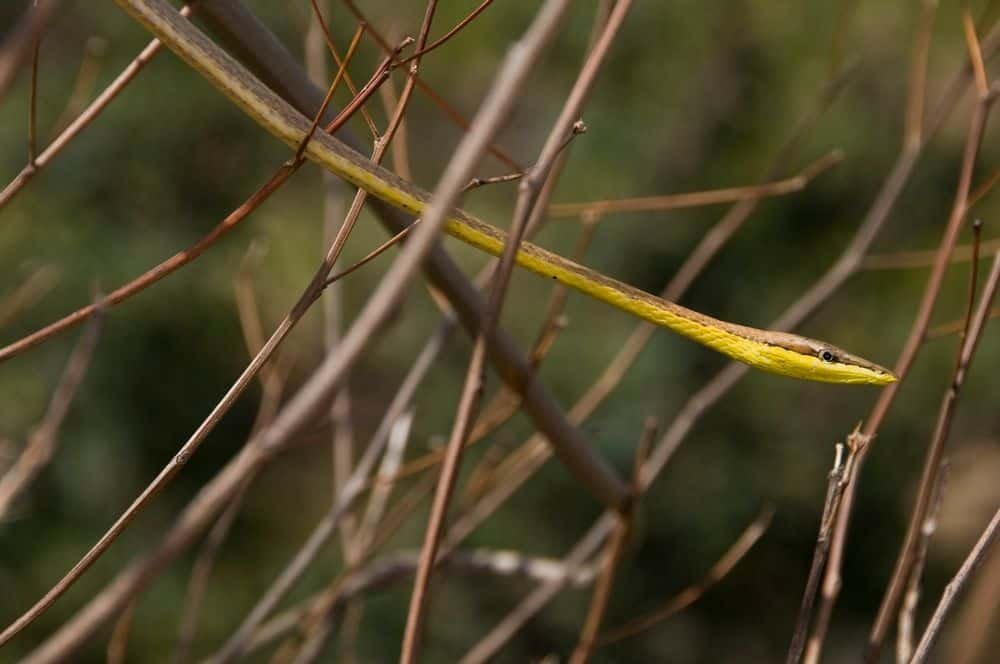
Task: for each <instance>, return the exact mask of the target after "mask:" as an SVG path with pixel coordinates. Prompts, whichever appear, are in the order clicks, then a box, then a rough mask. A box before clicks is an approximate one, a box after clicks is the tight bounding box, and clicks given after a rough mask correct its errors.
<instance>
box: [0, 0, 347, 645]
mask: <svg viewBox="0 0 1000 664" xmlns="http://www.w3.org/2000/svg"><path fill="white" fill-rule="evenodd" d="M136 1H137V2H141V0H136ZM161 9H162V7H161ZM167 10H168V11H172V9H170V8H169V7H168V8H167ZM183 25H185V26H189V25H190V24H188V23H186V22H184V23H183ZM192 29H193V28H192ZM303 163H304V162H303V161H302V160H297V161H293V162H290V163H286V164H285V165H283V166H282V167H281V168H280V169H278V171H277V173H275V175H274V176H272V178H271V179H270V180H269V181H268V182H267V183H266V184H265V185H264V186H263V187H261V188H260V189H258V190H257V191H256V192H254V194H253V195H252V196H251V197H250V199H248V200H247V202H246V203H244V204H243V205H241V206H240V207H239V208H237V209H236V210H235V211H234V212H233V213H231V214H230V215H229V216H228V217H227V218H226V220H223V222H222V224H220V225H219V226H216V228H215V229H213V231H212V232H210V233H209V235H208V236H206V238H205V239H203V240H202V241H200V242H199V243H197V244H196V245H195V246H201V247H202V250H204V249H205V248H207V246H208V244H206V241H207V240H208V238H210V237H212V236H213V235H214V236H215V237H218V236H221V235H222V234H223V233H225V232H226V231H227V230H229V227H227V226H226V221H228V220H234V223H235V222H238V221H240V220H242V219H243V218H245V217H246V215H247V214H249V212H250V211H252V210H253V209H255V208H256V207H257V206H258V205H259V204H260V203H261V202H263V200H265V199H266V198H267V197H268V196H270V194H271V193H273V192H274V191H275V190H276V189H277V188H278V187H280V186H281V184H283V183H284V182H285V181H286V180H287V179H288V178H289V177H291V176H292V175H293V174H294V173H295V172H296V171H297V170H298V169H299V167H300V166H301V165H302V164H303ZM178 257H179V258H178ZM175 258H177V261H175V262H174V264H173V265H174V266H173V269H177V267H179V266H180V265H182V264H184V263H186V262H189V261H190V260H191V258H189V257H187V256H185V255H184V254H177V255H175ZM171 260H173V259H171ZM168 263H170V261H169V260H168V261H167V262H166V263H161V265H160V266H159V267H158V268H154V269H153V270H151V271H150V272H147V273H146V275H144V277H143V278H147V279H151V280H152V281H155V280H156V278H158V277H157V276H156V275H158V274H161V273H163V270H165V269H166V268H164V266H165V265H167V264H168ZM329 269H330V268H329V266H328V265H326V264H324V265H322V266H321V267H320V269H319V271H318V272H317V274H316V276H314V277H313V280H312V281H311V282H310V284H309V286H308V287H307V288H306V290H305V292H304V293H303V295H302V296H301V297H300V299H299V301H298V302H297V303H296V305H295V306H294V307H292V310H291V311H290V312H289V314H288V315H287V316H286V317H285V318H284V319H283V320H282V322H281V323H280V324H279V326H278V329H277V330H276V331H275V332H274V334H273V335H272V336H271V338H270V339H268V342H267V343H265V345H264V346H263V347H262V348H261V351H260V352H259V353H258V354H257V355H256V356H255V357H254V359H253V360H252V361H251V362H250V364H249V365H248V366H247V368H246V369H245V370H244V371H243V373H242V374H240V376H239V378H237V380H236V381H235V383H234V384H233V385H232V386H231V387H230V389H229V390H228V391H227V392H226V394H225V395H224V396H223V397H222V399H221V400H220V401H219V402H218V403H217V404H216V406H215V407H214V408H213V409H212V411H211V412H210V413H209V415H208V416H207V417H206V418H205V420H204V421H203V422H202V423H201V425H200V426H199V427H198V429H197V430H196V431H195V432H194V433H193V434H192V435H191V436H190V438H188V440H187V441H186V442H185V443H184V444H183V445H182V446H181V448H180V450H179V451H178V452H177V454H176V455H175V456H174V457H173V458H172V459H171V460H170V462H169V463H168V464H167V465H166V466H164V468H163V469H162V470H161V471H160V473H159V474H158V475H157V476H156V478H154V479H153V481H152V482H150V483H149V484H148V485H147V486H146V488H145V489H144V490H143V491H142V493H141V494H140V495H139V496H138V497H137V498H136V499H135V500H134V501H133V502H132V504H131V505H129V507H128V508H127V509H126V510H125V511H124V512H123V513H122V514H121V515H120V516H119V517H118V519H117V520H116V521H115V522H114V523H113V524H112V525H111V527H110V528H109V529H108V530H107V531H106V532H105V533H104V535H102V536H101V538H100V539H99V540H98V541H97V543H96V544H94V545H93V546H92V547H91V548H90V549H89V550H88V551H87V553H85V554H84V555H83V557H81V558H80V560H79V561H77V563H76V564H75V565H74V566H73V567H72V568H71V569H70V571H69V572H67V573H66V574H65V575H64V576H63V577H62V578H61V579H60V580H59V581H58V582H57V583H56V584H55V585H54V586H53V587H52V588H50V589H49V591H48V592H46V593H45V595H44V596H43V597H42V598H41V599H40V600H38V602H36V603H35V604H34V605H33V606H32V607H31V608H30V609H28V611H26V612H25V613H24V614H22V615H21V616H20V617H18V618H17V620H15V621H14V622H13V623H11V624H10V625H8V626H7V628H6V629H4V631H3V632H2V633H0V645H3V644H4V643H6V642H7V641H8V640H10V639H11V638H12V637H13V636H14V635H15V634H17V633H18V632H20V631H21V630H22V629H24V628H25V627H26V626H27V625H29V624H30V623H31V622H33V621H34V620H35V619H36V618H37V617H38V616H39V615H41V614H42V613H43V612H45V610H47V609H48V607H50V606H51V605H52V604H53V603H55V601H56V600H57V599H58V598H59V597H60V596H61V595H62V594H63V593H65V592H66V590H68V589H69V587H70V586H72V585H73V583H75V582H76V580H77V579H78V578H79V577H80V576H81V575H83V573H84V572H86V571H87V569H88V568H89V567H90V566H91V565H92V564H93V563H94V562H95V561H96V560H97V559H98V558H99V557H100V556H101V555H102V554H103V553H104V551H106V550H107V548H108V547H109V546H111V544H112V542H114V540H115V539H117V537H118V536H119V535H120V534H121V533H122V532H123V531H124V530H125V528H127V527H128V525H129V523H131V521H132V519H134V518H135V516H136V515H137V514H138V513H139V512H140V511H141V510H142V509H143V508H144V507H145V506H146V505H147V504H148V503H149V501H150V500H152V499H153V497H154V496H156V494H157V493H159V491H160V490H161V489H162V488H163V487H164V486H166V484H167V483H169V482H170V480H171V479H172V478H173V476H174V475H176V474H177V472H178V471H179V470H180V469H181V468H182V467H183V466H184V465H185V464H186V463H187V461H188V459H189V458H190V457H191V455H193V454H194V452H196V451H197V449H198V447H199V446H200V445H201V443H202V442H204V440H205V438H206V437H207V436H208V434H209V432H211V431H212V430H213V429H214V428H215V426H216V425H217V424H218V422H219V421H220V420H221V419H222V417H223V416H224V415H225V413H226V412H228V410H229V409H230V408H231V407H232V405H233V404H234V403H235V402H236V399H237V398H238V397H239V396H240V395H241V394H242V393H243V391H244V390H245V389H246V388H247V386H248V385H249V384H250V381H251V380H253V377H254V376H255V375H256V374H257V372H258V371H259V370H260V368H261V366H263V364H264V363H265V362H266V361H267V359H269V358H270V356H271V355H272V354H273V353H274V351H275V350H276V349H277V347H278V346H279V345H280V344H281V342H282V341H283V340H284V339H285V337H286V336H287V335H288V334H289V333H290V332H291V330H292V328H293V327H294V326H295V324H296V323H297V322H298V321H299V320H300V319H301V318H302V316H303V315H304V314H305V312H306V310H307V309H308V306H309V305H310V304H311V303H312V302H314V301H315V299H316V296H317V295H318V293H320V292H322V284H323V280H324V279H325V277H326V274H327V272H328V271H329ZM169 271H172V270H168V271H167V272H165V273H169ZM143 278H140V280H141V279H143ZM138 281H139V280H137V281H136V282H132V283H133V284H135V283H137V282H138ZM152 281H150V283H152ZM131 288H135V287H134V286H126V287H123V288H120V289H118V291H116V293H124V292H131V291H130V290H129V289H131ZM114 297H115V293H112V294H111V295H110V296H107V297H105V298H102V299H101V301H100V302H99V303H98V304H96V305H91V307H87V308H85V309H82V310H80V311H88V312H90V313H92V312H96V311H99V310H102V309H103V307H104V306H105V303H107V302H109V301H112V302H113V301H114ZM78 313H79V312H78ZM73 316H77V314H73V315H71V316H70V317H67V318H66V319H63V320H64V321H65V320H72V321H73V322H76V321H77V320H82V319H83V318H84V316H82V315H80V316H77V318H76V319H73ZM51 327H52V326H49V328H51ZM46 329H48V328H46ZM36 334H37V333H36ZM34 336H36V335H29V337H26V339H31V338H32V337H34ZM23 341H24V340H22V342H23ZM22 342H17V343H15V344H12V345H11V346H8V348H11V347H14V346H18V345H19V344H21V343H22ZM2 356H3V351H0V357H2Z"/></svg>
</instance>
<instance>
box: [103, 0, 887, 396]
mask: <svg viewBox="0 0 1000 664" xmlns="http://www.w3.org/2000/svg"><path fill="white" fill-rule="evenodd" d="M118 2H119V4H121V5H122V6H123V8H125V9H126V10H127V11H128V12H129V13H131V14H132V15H133V16H135V17H136V18H137V19H138V20H139V21H140V22H142V23H143V24H145V25H146V26H147V27H148V28H149V29H150V31H151V32H153V33H154V34H155V35H156V36H157V37H158V38H159V39H160V40H161V41H163V42H164V43H165V44H166V45H167V46H168V47H170V48H171V49H172V50H173V51H174V52H175V53H177V54H178V55H179V56H180V57H181V58H183V59H184V60H185V61H186V62H187V63H188V64H189V65H191V66H192V67H194V68H195V69H196V70H198V71H199V72H200V73H201V74H202V75H204V76H205V77H206V78H207V79H208V80H209V81H210V82H211V83H212V84H214V85H215V86H216V87H218V88H219V89H220V90H221V91H222V92H223V93H225V94H226V95H227V96H228V97H229V98H230V99H232V100H233V101H234V102H235V103H236V104H237V105H238V106H239V107H240V108H241V109H242V110H243V111H244V112H246V113H247V114H248V115H250V116H251V117H252V118H253V119H254V120H256V121H257V122H258V123H259V124H260V125H261V126H262V127H264V128H265V129H267V130H268V131H269V132H271V133H272V134H273V135H275V136H276V137H278V138H279V139H281V140H282V141H284V142H285V143H287V144H288V145H290V146H292V147H297V146H298V145H299V144H300V143H301V141H302V140H303V138H304V137H305V136H306V133H307V131H308V130H309V125H310V122H309V120H308V119H307V118H305V117H304V116H303V115H301V114H300V113H298V112H297V111H295V110H294V109H293V108H292V107H291V106H289V105H288V104H287V103H286V102H285V101H284V100H282V99H281V98H279V97H278V96H277V95H276V94H275V93H274V92H272V91H271V90H270V89H268V88H267V87H265V86H264V85H263V84H262V83H260V81H258V80H257V79H256V78H254V76H253V75H252V74H251V73H250V72H248V71H247V70H246V69H245V68H244V67H243V66H242V65H240V64H239V63H237V62H236V61H235V60H233V59H232V58H231V57H230V56H229V55H228V54H226V53H225V52H224V51H222V50H221V49H220V48H219V47H218V46H217V45H216V44H215V43H213V42H212V41H211V40H209V39H208V38H207V37H205V36H204V35H203V34H202V33H201V32H200V31H199V30H198V29H197V28H196V27H195V26H193V25H192V24H191V23H189V22H188V21H187V20H186V19H184V18H183V17H181V16H180V15H179V14H178V13H177V11H176V10H175V9H173V8H172V7H170V6H169V5H168V4H166V3H165V2H163V0H143V1H141V2H136V1H132V0H118ZM305 155H306V156H307V157H308V158H309V159H311V160H312V161H314V162H316V163H317V164H319V165H321V166H322V167H324V168H326V169H327V170H329V171H330V172H332V173H334V174H336V175H338V176H340V177H342V178H344V179H345V180H348V181H350V182H352V183H353V184H355V185H357V186H358V187H361V188H362V189H365V190H366V191H368V192H369V193H370V194H371V195H373V196H376V197H378V198H380V199H382V200H384V201H386V202H387V203H389V204H391V205H394V206H396V207H398V208H401V209H403V210H406V211H407V212H410V213H412V214H414V215H420V214H421V213H422V211H423V210H424V208H425V207H426V205H427V203H428V201H429V199H430V196H429V195H428V194H427V193H426V192H424V191H422V190H420V189H419V188H417V187H415V186H414V185H412V184H410V183H409V182H406V181H405V180H402V179H401V178H399V177H398V176H396V175H395V174H393V173H392V172H390V171H387V170H385V169H384V168H382V167H380V166H378V165H376V164H375V163H373V162H372V161H370V160H368V159H366V158H365V157H363V156H362V155H360V154H358V153H357V152H355V151H353V150H351V149H350V148H348V147H347V146H345V145H344V144H343V143H341V142H340V141H338V140H337V139H335V138H334V137H332V136H329V135H327V134H324V133H317V134H316V135H315V136H314V137H313V138H312V139H311V140H310V142H309V145H308V147H307V149H306V152H305ZM444 230H445V231H446V232H447V233H448V234H449V235H451V236H453V237H455V238H457V239H459V240H462V241H463V242H466V243H467V244H470V245H472V246H474V247H477V248H478V249H481V250H483V251H486V252H488V253H490V254H493V255H500V254H501V253H502V252H503V247H504V243H505V241H506V235H505V233H504V232H503V231H502V230H500V229H498V228H496V227H494V226H491V225H489V224H487V223H485V222H483V221H480V220H479V219H476V218H474V217H472V216H471V215H469V214H467V213H465V212H462V211H461V210H455V211H454V212H453V213H452V214H451V215H450V216H449V218H448V219H447V221H446V222H445V226H444ZM517 263H518V264H519V265H521V266H522V267H524V268H526V269H528V270H530V271H532V272H535V273H536V274H539V275H542V276H544V277H549V278H552V279H556V280H558V281H560V282H561V283H564V284H566V285H567V286H569V287H570V288H573V289H575V290H577V291H579V292H581V293H584V294H586V295H589V296H591V297H594V298H596V299H598V300H601V301H602V302H606V303H607V304H610V305H611V306H613V307H617V308H618V309H621V310H623V311H627V312H629V313H631V314H633V315H635V316H638V317H639V318H642V319H644V320H647V321H650V322H652V323H655V324H657V325H660V326H663V327H665V328H668V329H670V330H672V331H674V332H676V333H677V334H680V335H682V336H684V337H687V338H688V339H691V340H692V341H696V342H697V343H700V344H702V345H703V346H706V347H708V348H711V349H712V350H715V351H718V352H720V353H722V354H724V355H727V356H729V357H731V358H732V359H734V360H738V361H740V362H744V363H746V364H748V365H750V366H752V367H755V368H757V369H762V370H764V371H768V372H771V373H775V374H780V375H783V376H790V377H792V378H801V379H805V380H814V381H821V382H827V383H855V384H873V385H885V384H887V383H892V382H894V381H895V380H896V377H895V376H894V375H893V374H892V372H890V371H889V370H888V369H885V368H883V367H880V366H879V365H877V364H874V363H872V362H869V361H867V360H865V359H863V358H860V357H857V356H855V355H851V354H850V353H848V352H846V351H844V350H842V349H840V348H837V347H836V346H833V345H831V344H828V343H825V342H822V341H817V340H815V339H809V338H807V337H802V336H799V335H795V334H789V333H784V332H775V331H771V330H760V329H756V328H752V327H745V326H743V325H736V324H733V323H727V322H725V321H720V320H717V319H715V318H711V317H710V316H706V315H704V314H701V313H698V312H696V311H693V310H691V309H688V308H686V307H682V306H681V305H679V304H675V303H673V302H668V301H667V300H663V299H661V298H658V297H655V296H653V295H650V294H648V293H646V292H644V291H641V290H639V289H637V288H635V287H633V286H629V285H628V284H625V283H622V282H620V281H617V280H615V279H611V278H609V277H607V276H605V275H603V274H601V273H600V272H597V271H595V270H591V269H590V268H587V267H584V266H582V265H579V264H577V263H574V262H573V261H570V260H567V259H565V258H563V257H562V256H559V255H557V254H553V253H551V252H549V251H546V250H545V249H542V248H541V247H538V246H535V245H533V244H530V243H523V244H522V245H521V247H520V249H519V251H518V252H517Z"/></svg>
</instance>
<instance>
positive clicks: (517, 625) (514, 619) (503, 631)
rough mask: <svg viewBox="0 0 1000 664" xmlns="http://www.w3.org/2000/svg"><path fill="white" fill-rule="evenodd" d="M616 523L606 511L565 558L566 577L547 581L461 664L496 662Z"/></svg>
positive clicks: (478, 644) (502, 621)
mask: <svg viewBox="0 0 1000 664" xmlns="http://www.w3.org/2000/svg"><path fill="white" fill-rule="evenodd" d="M614 524H615V517H614V515H613V514H612V513H608V512H606V513H605V514H604V516H603V517H601V519H599V520H598V522H597V524H595V525H594V527H592V528H591V529H590V530H589V531H588V532H587V534H586V535H584V536H583V537H582V538H581V539H580V541H579V542H577V544H576V546H574V547H573V549H572V550H571V551H570V552H569V554H567V555H566V557H565V558H564V559H563V562H562V564H563V568H564V569H565V570H566V574H565V576H563V577H560V578H556V579H550V580H548V581H545V582H544V583H542V584H541V585H539V586H538V587H537V588H535V590H533V591H531V593H529V594H528V595H527V596H526V597H525V598H524V599H523V600H522V601H521V603H520V604H518V605H517V606H516V607H515V608H514V609H513V610H512V611H511V612H510V613H508V614H507V615H506V616H505V617H504V619H503V620H501V621H500V622H499V623H497V624H496V625H495V626H494V627H493V629H492V630H490V632H489V634H487V635H486V636H484V637H483V638H482V639H481V640H480V641H479V643H477V644H476V645H475V646H473V648H472V649H470V650H469V651H468V652H467V653H465V655H463V656H462V658H461V659H460V660H459V664H484V663H485V662H488V661H492V659H493V658H494V656H495V655H496V653H497V652H499V650H500V648H502V647H503V645H504V644H505V643H507V641H509V640H510V638H511V637H512V636H513V635H514V634H515V633H517V631H518V630H519V629H521V627H522V626H523V625H524V623H525V622H527V620H528V619H529V618H530V617H531V616H533V615H535V614H536V613H537V612H538V611H539V610H541V608H542V607H543V606H545V605H546V604H548V603H549V601H551V599H552V598H553V597H555V596H556V595H557V594H558V593H559V591H561V590H562V589H563V588H564V587H565V586H566V583H567V582H568V579H569V578H570V577H571V576H572V575H573V574H575V573H576V571H577V570H579V569H581V568H584V567H585V566H587V561H589V560H590V559H591V558H593V557H594V555H595V554H597V552H598V551H599V550H600V548H601V545H602V544H603V543H604V541H605V539H606V538H607V537H608V536H609V535H610V534H611V532H612V531H613V530H614Z"/></svg>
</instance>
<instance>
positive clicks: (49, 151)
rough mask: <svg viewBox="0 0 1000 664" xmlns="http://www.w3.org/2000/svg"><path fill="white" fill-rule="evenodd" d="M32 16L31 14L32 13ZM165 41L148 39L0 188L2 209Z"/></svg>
mask: <svg viewBox="0 0 1000 664" xmlns="http://www.w3.org/2000/svg"><path fill="white" fill-rule="evenodd" d="M58 6H59V2H58V0H45V1H44V2H42V3H40V4H39V5H38V12H36V13H39V14H40V13H41V12H45V11H48V12H52V11H54V9H55V8H56V7H58ZM190 13H191V9H190V8H189V7H188V6H186V5H185V6H184V7H183V8H182V9H181V15H183V16H189V15H190ZM29 15H31V13H30V12H29ZM161 46H162V44H161V43H160V40H158V39H154V40H153V41H151V42H149V44H148V45H147V46H146V48H144V49H142V52H140V53H139V55H137V56H136V58H135V59H134V60H133V61H132V62H131V63H130V64H129V66H128V67H126V68H125V69H124V70H122V73H120V74H119V75H118V76H117V77H116V78H115V80H114V81H112V82H111V84H110V85H109V86H108V87H106V88H105V89H104V91H103V92H101V94H99V95H97V98H96V99H94V101H92V102H91V103H90V105H89V106H88V107H87V108H86V109H85V110H84V111H83V112H82V113H81V114H80V115H79V116H77V118H76V119H75V120H73V121H72V122H71V123H70V124H69V126H67V127H66V128H65V129H64V130H62V132H61V133H60V134H59V136H57V137H56V138H55V139H54V140H53V141H52V142H51V143H49V145H48V147H47V148H45V150H43V151H42V153H41V154H40V155H38V157H37V158H36V159H35V161H34V163H33V164H28V165H27V166H25V167H24V168H23V169H21V172H20V173H18V174H17V176H16V177H15V178H14V179H13V180H11V181H10V182H9V183H8V184H7V186H6V187H4V188H3V191H0V209H2V208H3V206H4V205H6V204H7V203H9V202H10V200H11V199H12V198H13V197H14V196H15V195H16V194H17V192H19V191H21V189H23V188H24V186H25V185H26V184H28V182H29V181H30V180H31V179H32V178H33V177H34V176H35V175H37V174H38V173H39V172H40V171H41V170H42V169H43V168H45V166H47V165H48V164H49V162H50V161H52V159H53V158H54V157H55V156H56V155H58V154H59V153H60V152H61V151H62V150H63V148H65V147H66V146H67V145H68V144H69V143H70V142H71V141H72V140H73V139H74V138H76V137H77V136H78V135H79V133H80V132H81V131H83V130H84V129H86V128H87V126H88V125H89V124H90V123H91V122H93V120H94V119H95V118H96V117H97V116H99V115H100V114H101V112H102V111H103V110H104V109H105V108H106V107H107V105H108V104H110V103H111V101H112V100H113V99H115V97H117V96H118V93H119V92H121V91H122V90H123V89H124V88H125V86H126V85H128V84H129V83H130V82H131V81H132V79H133V78H135V77H136V75H137V74H138V73H139V72H140V71H142V69H143V67H145V66H146V65H147V64H148V63H149V62H150V60H152V59H153V57H154V56H155V55H156V54H157V53H158V52H159V50H160V48H161ZM3 69H4V65H3V63H0V98H2V97H3V89H4V85H3V80H4V73H3Z"/></svg>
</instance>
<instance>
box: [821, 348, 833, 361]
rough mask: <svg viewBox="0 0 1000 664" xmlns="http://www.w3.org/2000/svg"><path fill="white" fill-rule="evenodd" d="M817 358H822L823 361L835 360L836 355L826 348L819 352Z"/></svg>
mask: <svg viewBox="0 0 1000 664" xmlns="http://www.w3.org/2000/svg"><path fill="white" fill-rule="evenodd" d="M819 359H821V360H823V361H824V362H836V361H837V356H836V355H834V354H833V353H831V352H830V351H828V350H821V351H820V352H819Z"/></svg>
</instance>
